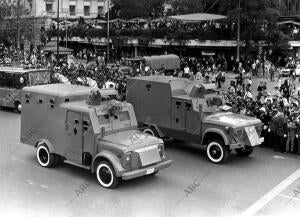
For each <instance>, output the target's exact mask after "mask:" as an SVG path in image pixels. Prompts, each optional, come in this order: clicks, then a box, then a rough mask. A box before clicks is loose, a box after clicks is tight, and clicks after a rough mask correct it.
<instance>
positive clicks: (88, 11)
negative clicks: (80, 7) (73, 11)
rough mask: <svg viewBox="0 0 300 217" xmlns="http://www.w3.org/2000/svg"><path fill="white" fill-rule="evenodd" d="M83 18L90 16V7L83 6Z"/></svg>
mask: <svg viewBox="0 0 300 217" xmlns="http://www.w3.org/2000/svg"><path fill="white" fill-rule="evenodd" d="M84 16H90V6H87V5H86V6H84Z"/></svg>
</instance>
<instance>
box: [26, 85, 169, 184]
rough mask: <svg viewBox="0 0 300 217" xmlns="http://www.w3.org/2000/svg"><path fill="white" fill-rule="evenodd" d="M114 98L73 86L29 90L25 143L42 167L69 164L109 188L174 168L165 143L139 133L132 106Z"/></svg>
mask: <svg viewBox="0 0 300 217" xmlns="http://www.w3.org/2000/svg"><path fill="white" fill-rule="evenodd" d="M114 97H115V92H114V91H113V90H109V89H107V90H98V89H93V88H91V87H84V86H76V85H70V84H49V85H43V86H34V87H25V88H24V91H23V97H22V104H23V111H22V115H21V142H22V143H25V144H28V145H31V146H33V147H35V148H36V157H37V161H38V163H39V164H40V165H41V166H42V167H54V166H56V165H57V164H58V163H60V162H62V161H65V162H67V163H70V164H73V165H75V166H80V167H83V168H85V169H88V170H90V171H91V172H92V173H96V177H97V180H98V182H99V183H100V185H102V186H103V187H105V188H115V187H116V186H117V184H118V182H119V180H120V179H123V180H127V179H132V178H136V177H139V176H144V175H148V174H156V173H157V172H158V171H159V170H161V169H163V168H166V167H169V166H170V164H171V160H169V159H167V158H166V154H165V151H164V144H163V141H162V140H161V139H158V138H156V137H154V136H150V135H149V134H145V133H143V132H141V131H139V130H138V126H137V121H136V117H135V113H134V110H133V107H132V105H131V104H129V103H126V102H124V103H123V102H118V101H116V100H114V99H113V98H114Z"/></svg>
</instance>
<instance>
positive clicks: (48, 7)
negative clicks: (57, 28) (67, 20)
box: [46, 3, 53, 12]
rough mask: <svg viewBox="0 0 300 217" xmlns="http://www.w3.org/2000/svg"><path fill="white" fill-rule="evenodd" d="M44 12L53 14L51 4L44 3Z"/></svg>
mask: <svg viewBox="0 0 300 217" xmlns="http://www.w3.org/2000/svg"><path fill="white" fill-rule="evenodd" d="M46 12H53V4H51V3H46Z"/></svg>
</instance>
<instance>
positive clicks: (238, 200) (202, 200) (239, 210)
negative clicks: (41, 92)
mask: <svg viewBox="0 0 300 217" xmlns="http://www.w3.org/2000/svg"><path fill="white" fill-rule="evenodd" d="M19 134H20V115H19V114H15V113H13V112H11V111H6V110H4V111H3V110H1V111H0V145H1V152H0V154H1V158H0V170H1V172H0V176H1V181H0V182H1V187H2V189H1V196H0V212H1V216H22V217H26V216H30V217H32V216H38V217H44V216H49V217H50V216H51V217H54V216H58V217H62V216H79V217H80V216H85V217H88V216H112V217H118V216H128V217H131V216H137V217H142V216H149V217H153V216H157V217H159V216H178V217H181V216H205V217H209V216H212V217H219V216H220V217H221V216H225V217H226V216H230V217H232V216H248V215H280V216H282V215H283V214H286V215H287V216H291V213H293V214H296V213H298V214H299V211H300V166H299V165H300V164H299V160H300V156H296V155H289V154H280V153H275V152H273V151H272V150H269V149H265V148H257V149H256V150H255V152H254V153H253V155H251V157H248V158H242V157H238V156H236V155H235V154H231V155H230V157H229V159H228V162H227V163H226V164H225V165H214V164H212V163H210V162H208V161H207V159H206V157H205V152H204V151H203V150H201V149H199V147H198V146H197V145H196V144H185V143H179V142H176V143H175V142H168V143H167V147H166V148H167V155H168V157H170V158H171V159H173V165H172V166H171V167H170V168H168V169H166V170H163V171H161V172H160V173H158V174H157V175H156V176H155V177H142V178H139V179H135V180H131V181H126V182H123V183H121V185H120V186H119V188H117V189H115V190H108V189H104V188H102V187H100V185H98V184H97V181H96V178H95V177H94V176H93V175H91V174H90V173H89V172H88V171H86V170H84V169H81V168H77V167H74V166H71V165H67V164H63V165H61V166H59V167H57V168H53V169H45V168H42V167H40V166H39V165H38V163H37V160H36V158H35V150H34V149H33V148H31V147H29V146H26V145H22V144H20V142H19ZM295 216H296V215H295Z"/></svg>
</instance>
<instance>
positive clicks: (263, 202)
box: [239, 169, 300, 217]
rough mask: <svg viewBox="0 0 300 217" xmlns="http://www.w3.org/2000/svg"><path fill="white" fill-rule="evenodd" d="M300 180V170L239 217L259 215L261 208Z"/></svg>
mask: <svg viewBox="0 0 300 217" xmlns="http://www.w3.org/2000/svg"><path fill="white" fill-rule="evenodd" d="M298 178H300V169H298V170H297V171H295V172H294V173H292V174H291V175H290V176H289V177H287V178H286V179H285V180H283V181H282V182H281V183H279V184H278V185H277V186H275V187H274V188H273V189H272V190H271V191H269V192H268V193H267V194H265V195H264V196H263V197H262V198H260V199H259V200H257V201H256V202H255V203H254V204H252V205H251V206H250V207H249V208H248V209H246V210H245V211H244V212H243V213H242V214H241V215H240V216H239V217H249V216H253V215H254V214H255V213H257V212H258V211H259V210H260V209H261V208H263V207H264V206H265V205H266V204H268V203H269V202H270V201H271V200H272V199H273V198H274V197H276V196H277V195H278V194H280V193H281V192H282V191H283V190H284V189H286V188H287V187H288V186H289V185H290V184H292V183H293V182H295V181H296V180H297V179H298Z"/></svg>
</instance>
